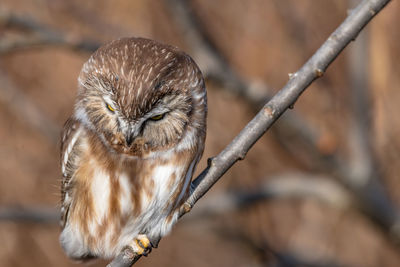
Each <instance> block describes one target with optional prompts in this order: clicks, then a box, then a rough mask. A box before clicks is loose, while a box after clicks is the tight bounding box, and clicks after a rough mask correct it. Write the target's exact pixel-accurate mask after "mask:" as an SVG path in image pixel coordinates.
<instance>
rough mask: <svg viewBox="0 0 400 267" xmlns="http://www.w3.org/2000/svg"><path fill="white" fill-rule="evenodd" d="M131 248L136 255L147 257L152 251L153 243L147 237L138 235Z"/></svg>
mask: <svg viewBox="0 0 400 267" xmlns="http://www.w3.org/2000/svg"><path fill="white" fill-rule="evenodd" d="M130 246H131V247H132V249H133V251H134V252H135V253H136V254H138V255H143V256H147V255H148V254H149V253H150V252H151V249H152V245H151V242H150V240H149V239H148V238H147V236H146V235H138V236H137V237H136V238H135V239H134V240H133V241H132V243H131V244H130Z"/></svg>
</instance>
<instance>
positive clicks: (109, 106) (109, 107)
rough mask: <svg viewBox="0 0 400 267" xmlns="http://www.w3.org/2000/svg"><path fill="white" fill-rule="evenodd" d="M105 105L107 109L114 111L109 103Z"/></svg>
mask: <svg viewBox="0 0 400 267" xmlns="http://www.w3.org/2000/svg"><path fill="white" fill-rule="evenodd" d="M106 106H107V109H108V110H109V111H111V112H114V111H115V109H114V108H113V107H112V106H111V105H110V104H106Z"/></svg>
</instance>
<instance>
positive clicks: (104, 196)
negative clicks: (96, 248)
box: [73, 152, 193, 240]
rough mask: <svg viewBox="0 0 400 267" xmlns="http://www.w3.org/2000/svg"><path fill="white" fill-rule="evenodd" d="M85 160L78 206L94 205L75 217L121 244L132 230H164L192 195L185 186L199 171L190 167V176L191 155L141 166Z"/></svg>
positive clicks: (94, 232) (94, 233) (90, 156)
mask: <svg viewBox="0 0 400 267" xmlns="http://www.w3.org/2000/svg"><path fill="white" fill-rule="evenodd" d="M85 158H86V160H83V161H82V162H83V164H82V165H81V166H80V167H79V169H78V171H77V174H76V183H77V186H76V188H77V190H76V192H75V203H76V205H78V204H79V203H89V204H88V205H86V207H84V208H80V209H79V208H78V209H74V211H78V212H75V213H76V214H75V216H73V217H75V218H77V219H79V218H86V220H84V222H86V223H87V225H81V227H80V228H81V229H82V230H83V231H88V232H89V233H90V235H91V236H93V237H99V236H100V237H104V239H106V240H112V239H114V240H117V239H118V237H117V236H119V235H120V233H121V232H122V231H127V230H126V229H129V232H132V233H133V234H134V233H136V232H140V231H142V230H143V229H145V228H152V229H153V228H154V229H155V228H157V227H159V226H158V225H157V224H159V223H160V222H162V221H163V218H164V219H165V218H166V217H168V216H169V215H170V213H171V211H172V208H173V207H174V206H175V205H176V202H177V200H179V199H181V198H182V197H183V194H184V192H186V190H184V188H186V187H187V184H188V180H190V176H191V171H192V168H193V164H190V166H189V169H190V171H189V172H190V174H189V173H187V172H188V170H187V169H188V168H187V166H186V165H187V162H186V161H187V160H189V159H188V157H185V155H180V156H179V157H176V156H175V157H170V158H169V160H166V159H163V160H160V159H157V158H155V159H151V160H142V162H140V163H139V162H138V161H126V162H123V163H120V164H115V165H112V164H111V165H112V166H111V165H110V164H104V159H99V158H97V157H94V156H93V154H92V153H91V152H90V153H87V154H86V156H85ZM182 159H185V160H183V161H182ZM177 196H179V197H177ZM171 200H172V201H171ZM149 222H151V223H150V224H149ZM107 229H108V230H107ZM110 229H113V230H110ZM146 230H147V229H146ZM158 231H160V232H167V231H169V229H165V230H158ZM111 232H112V233H111Z"/></svg>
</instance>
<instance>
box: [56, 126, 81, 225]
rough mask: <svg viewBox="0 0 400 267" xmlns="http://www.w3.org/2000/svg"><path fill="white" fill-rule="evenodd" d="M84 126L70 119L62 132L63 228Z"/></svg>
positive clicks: (69, 202)
mask: <svg viewBox="0 0 400 267" xmlns="http://www.w3.org/2000/svg"><path fill="white" fill-rule="evenodd" d="M82 130H83V129H82V126H81V123H80V122H79V121H77V120H76V119H74V118H69V119H68V120H67V121H66V122H65V124H64V128H63V131H62V138H61V173H62V179H61V220H60V225H61V227H64V226H65V223H66V220H67V216H68V210H69V207H70V205H71V190H70V188H71V186H70V185H71V180H72V177H73V175H74V173H75V171H76V169H77V164H76V163H77V162H78V161H79V156H80V155H79V154H80V153H79V149H77V147H78V144H79V142H80V139H81V136H82V134H81V133H82Z"/></svg>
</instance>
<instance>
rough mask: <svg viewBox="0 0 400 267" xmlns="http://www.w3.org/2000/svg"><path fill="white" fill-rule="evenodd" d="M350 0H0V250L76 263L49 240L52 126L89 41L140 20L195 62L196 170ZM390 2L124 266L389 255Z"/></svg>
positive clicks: (55, 177)
mask: <svg viewBox="0 0 400 267" xmlns="http://www.w3.org/2000/svg"><path fill="white" fill-rule="evenodd" d="M357 2H358V1H347V0H338V1H316V0H314V1H313V0H302V1H296V0H275V1H263V0H253V1H244V0H220V1H215V0H202V1H200V0H191V1H183V0H182V1H180V0H165V1H154V0H151V1H147V0H140V1H139V0H138V1H127V0H114V1H106V0H90V1H79V0H70V1H67V0H34V1H31V0H1V2H0V266H77V265H76V264H75V263H72V262H71V261H70V260H69V259H67V258H66V257H65V255H64V254H63V252H62V250H61V248H60V246H59V244H58V235H59V227H58V213H57V206H58V201H59V196H60V194H59V182H60V170H59V169H60V168H59V140H58V139H59V134H60V129H61V127H62V125H63V123H64V121H65V120H66V119H67V118H68V117H69V116H70V115H71V112H72V106H73V102H74V97H75V93H76V85H77V76H78V74H79V71H80V68H81V66H82V64H83V63H84V62H85V61H86V60H87V59H88V57H89V56H90V54H91V53H92V52H93V51H94V50H95V49H96V48H97V47H98V46H99V45H101V44H103V43H105V42H108V41H110V40H113V39H116V38H119V37H123V36H142V37H147V38H152V39H156V40H159V41H161V42H165V43H169V44H172V45H175V46H178V47H180V48H181V49H183V50H184V51H186V52H187V53H189V54H190V55H192V56H193V58H194V59H195V61H196V62H198V63H199V65H200V68H201V69H202V70H203V72H204V75H205V76H206V78H207V89H208V100H209V117H208V135H207V144H206V150H205V154H204V157H203V159H202V161H201V163H200V165H199V167H198V170H197V173H198V172H199V171H200V170H202V169H203V168H204V167H205V165H206V159H207V158H208V157H212V156H213V155H216V154H217V153H219V152H220V151H221V150H222V149H223V148H224V147H225V146H226V145H227V144H228V143H229V142H230V141H231V140H232V138H233V137H234V136H235V135H236V134H237V133H238V132H239V131H240V129H241V128H243V127H244V126H245V125H246V123H247V122H248V121H249V120H250V119H251V118H252V116H253V115H254V114H255V112H256V111H257V109H258V108H259V107H260V105H261V104H262V103H265V102H266V101H267V100H268V98H269V97H270V96H271V95H273V94H274V93H275V92H276V91H277V90H279V89H280V88H281V87H282V86H283V85H284V84H285V83H286V82H287V81H288V79H289V76H288V74H289V73H293V72H295V71H296V70H297V69H298V68H299V67H301V65H302V64H303V63H304V62H305V61H306V60H307V59H308V58H309V57H310V56H311V55H312V54H313V52H314V51H315V50H316V49H317V48H318V47H319V46H320V45H321V44H322V43H323V41H324V40H325V39H326V38H327V37H328V36H329V34H330V33H331V32H332V31H333V30H334V29H335V28H336V27H337V26H338V25H339V24H340V23H341V22H342V21H343V20H344V19H345V17H346V16H347V14H348V12H350V10H351V8H352V7H353V6H354V5H355V4H356V3H357ZM399 12H400V3H399V1H392V3H390V4H389V5H388V6H387V7H386V8H385V9H384V10H383V11H382V12H381V13H380V14H378V16H377V17H376V18H375V19H374V20H373V21H372V22H371V23H370V24H369V25H368V26H367V27H366V28H365V29H364V32H363V34H361V35H360V36H359V37H358V38H357V40H356V42H354V43H352V44H351V45H350V46H349V47H348V48H346V50H345V51H344V52H343V53H342V54H341V55H340V56H339V57H338V58H337V59H336V61H335V62H333V64H332V65H331V66H330V67H329V68H328V71H327V73H326V74H325V75H324V77H323V78H322V79H320V80H318V81H317V82H315V83H314V84H312V85H311V87H310V88H309V89H308V90H307V91H306V92H305V93H304V94H303V95H302V96H301V97H300V99H299V100H298V102H297V103H296V105H295V106H294V109H292V110H289V111H288V112H287V114H285V115H284V116H283V117H282V118H280V120H279V121H277V122H276V123H275V124H274V126H273V127H272V128H271V130H269V131H268V132H267V133H266V135H265V136H264V137H262V138H261V139H260V140H259V141H258V143H256V145H255V146H254V147H253V148H252V150H251V151H250V152H249V153H248V155H247V156H246V158H245V160H243V161H241V162H239V163H237V164H236V165H235V166H234V167H233V168H231V169H230V170H229V171H228V173H226V174H225V175H224V177H223V178H222V179H221V180H220V181H219V182H218V183H217V184H216V185H215V186H214V187H213V188H212V190H211V191H210V192H209V193H208V194H207V195H206V196H205V197H204V198H203V199H201V200H200V201H199V203H198V205H196V207H195V208H194V209H193V211H192V212H191V213H190V214H189V215H186V216H185V217H184V218H182V219H181V220H180V221H179V222H178V224H177V225H176V226H175V228H174V229H173V231H172V233H171V234H170V235H169V236H167V237H165V238H164V239H163V240H162V241H161V243H160V245H159V248H158V249H155V250H153V252H152V253H151V255H150V256H149V257H147V258H144V259H141V260H140V261H139V262H138V263H137V266H371V267H372V266H400V246H399V240H400V224H399V222H400V221H399V213H398V207H399V206H400V180H399V173H400V164H399V163H400V138H399V136H400V123H399V122H400V116H399V114H400V105H399V103H400V90H399V89H400V65H399V64H400V31H399V25H400V16H399V15H398V14H399ZM106 263H107V262H106V261H97V262H94V263H93V266H105V264H106Z"/></svg>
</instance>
